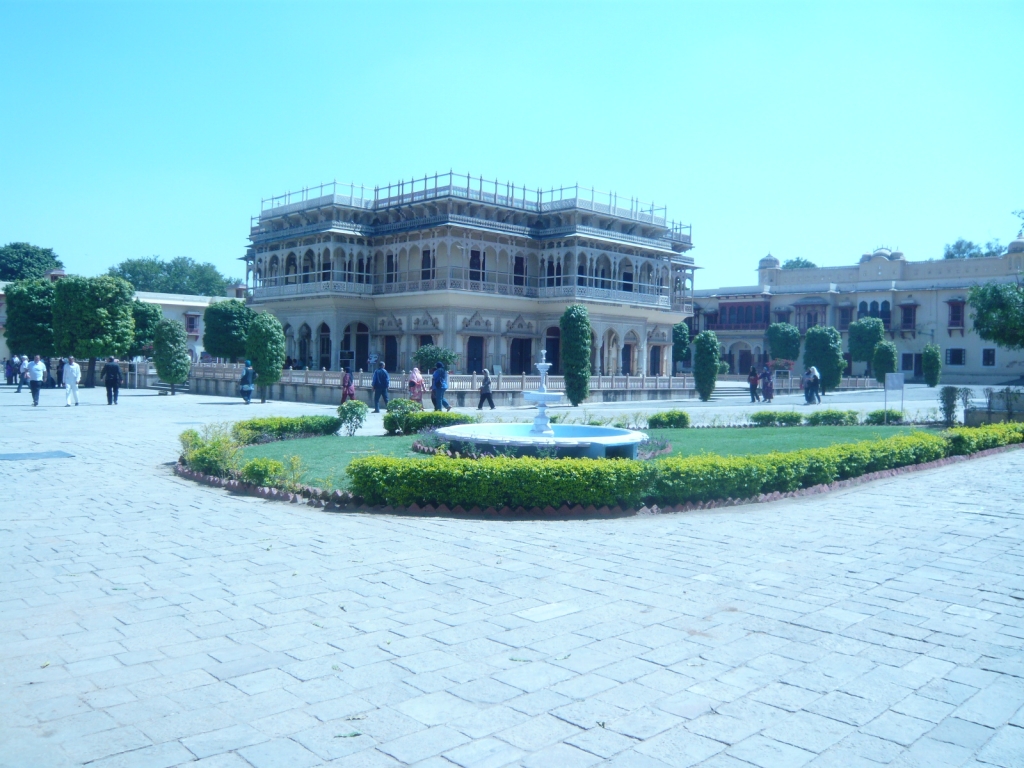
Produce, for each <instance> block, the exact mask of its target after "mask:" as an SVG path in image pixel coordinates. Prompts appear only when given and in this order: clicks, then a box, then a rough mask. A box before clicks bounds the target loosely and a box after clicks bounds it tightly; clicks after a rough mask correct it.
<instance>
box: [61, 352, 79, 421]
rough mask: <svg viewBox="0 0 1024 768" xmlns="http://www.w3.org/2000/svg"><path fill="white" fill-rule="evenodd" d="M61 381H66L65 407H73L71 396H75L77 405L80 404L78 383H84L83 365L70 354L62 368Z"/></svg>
mask: <svg viewBox="0 0 1024 768" xmlns="http://www.w3.org/2000/svg"><path fill="white" fill-rule="evenodd" d="M61 381H63V382H64V407H65V408H70V407H71V396H72V395H74V397H75V405H76V406H77V405H78V385H79V384H81V383H82V366H80V365H79V364H78V363H76V362H75V358H74V356H70V357H68V359H67V362H66V363H64V365H63V366H62V370H61Z"/></svg>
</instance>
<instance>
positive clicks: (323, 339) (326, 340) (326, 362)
mask: <svg viewBox="0 0 1024 768" xmlns="http://www.w3.org/2000/svg"><path fill="white" fill-rule="evenodd" d="M316 336H317V349H318V352H319V355H318V357H319V360H318V365H317V368H326V369H327V370H328V371H329V370H331V326H329V325H328V324H327V323H320V325H319V327H318V328H317V329H316Z"/></svg>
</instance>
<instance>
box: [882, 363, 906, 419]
mask: <svg viewBox="0 0 1024 768" xmlns="http://www.w3.org/2000/svg"><path fill="white" fill-rule="evenodd" d="M890 391H892V392H897V391H898V392H899V393H900V418H902V416H903V374H902V373H887V374H885V417H884V418H883V420H882V421H883V423H885V424H888V423H889V392H890Z"/></svg>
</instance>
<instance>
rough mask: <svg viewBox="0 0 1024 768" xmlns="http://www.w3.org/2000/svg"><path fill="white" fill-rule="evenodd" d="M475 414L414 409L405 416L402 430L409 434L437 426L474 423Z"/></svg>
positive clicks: (475, 419)
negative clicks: (414, 410) (467, 414)
mask: <svg viewBox="0 0 1024 768" xmlns="http://www.w3.org/2000/svg"><path fill="white" fill-rule="evenodd" d="M477 421H478V419H477V418H476V416H466V415H464V414H461V413H450V412H448V411H416V412H413V413H409V414H407V415H406V417H405V429H403V430H402V432H403V433H404V434H406V435H411V434H413V433H414V432H419V431H420V430H421V429H429V428H434V429H437V428H438V427H454V426H455V425H457V424H476V422H477Z"/></svg>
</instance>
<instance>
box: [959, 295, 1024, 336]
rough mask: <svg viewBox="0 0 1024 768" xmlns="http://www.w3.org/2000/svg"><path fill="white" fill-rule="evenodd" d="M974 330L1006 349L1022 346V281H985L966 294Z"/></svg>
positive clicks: (1023, 316)
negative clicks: (1000, 282)
mask: <svg viewBox="0 0 1024 768" xmlns="http://www.w3.org/2000/svg"><path fill="white" fill-rule="evenodd" d="M967 302H968V303H969V304H970V305H971V309H972V310H973V312H972V313H971V319H972V320H973V321H974V330H975V331H977V333H978V335H979V336H981V338H983V339H985V340H986V341H992V342H995V343H996V344H998V345H999V346H1001V347H1006V348H1007V349H1024V285H1021V284H1020V283H1002V284H999V283H985V284H984V285H975V286H973V287H972V288H971V290H970V291H969V292H968V294H967Z"/></svg>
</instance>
